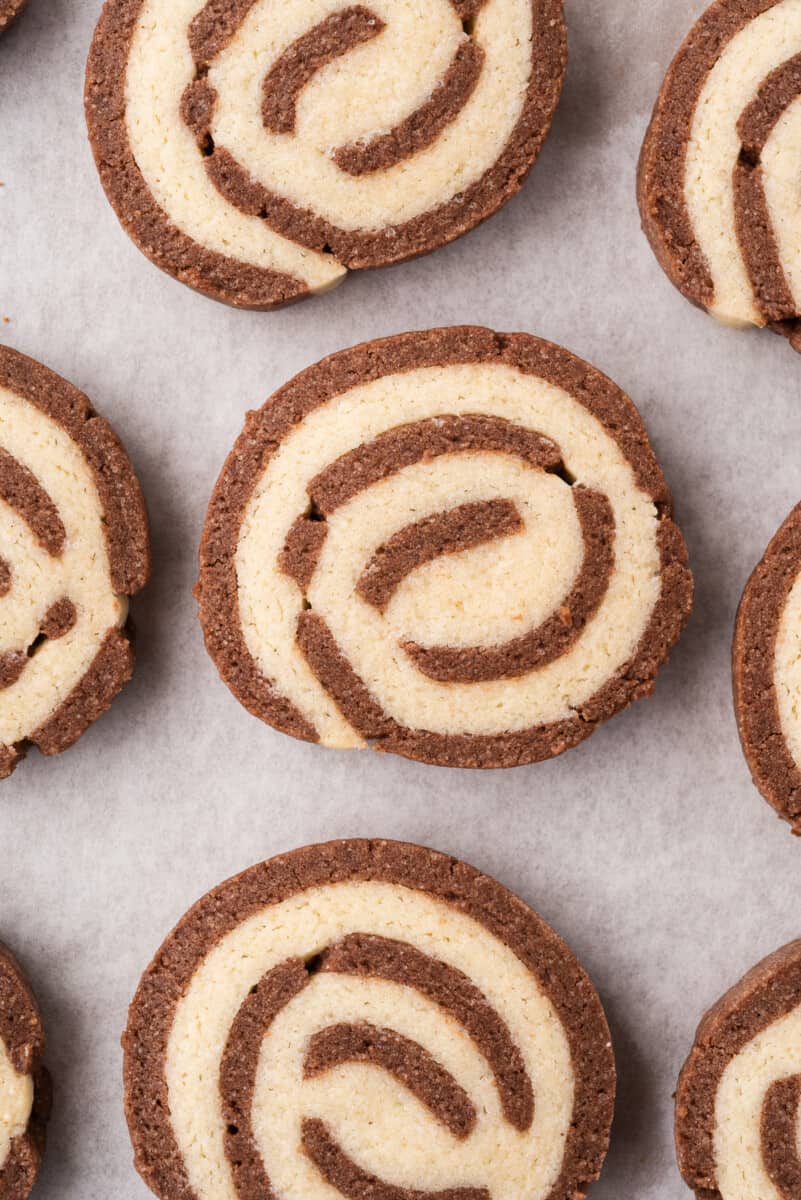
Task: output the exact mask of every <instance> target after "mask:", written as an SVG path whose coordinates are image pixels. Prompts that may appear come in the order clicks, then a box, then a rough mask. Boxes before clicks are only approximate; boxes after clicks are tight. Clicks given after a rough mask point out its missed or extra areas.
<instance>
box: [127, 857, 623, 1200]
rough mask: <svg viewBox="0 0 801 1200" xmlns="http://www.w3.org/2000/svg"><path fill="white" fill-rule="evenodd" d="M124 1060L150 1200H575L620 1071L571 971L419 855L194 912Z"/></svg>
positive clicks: (163, 963) (497, 898)
mask: <svg viewBox="0 0 801 1200" xmlns="http://www.w3.org/2000/svg"><path fill="white" fill-rule="evenodd" d="M123 1045H124V1049H125V1105H126V1114H127V1117H128V1125H129V1128H130V1132H131V1139H132V1142H133V1146H134V1151H135V1163H136V1166H137V1169H138V1170H139V1172H140V1173H141V1175H142V1177H143V1178H144V1180H145V1182H146V1183H147V1184H148V1185H149V1187H150V1188H151V1189H152V1190H153V1191H154V1192H155V1194H156V1195H157V1196H159V1197H160V1198H161V1200H190V1198H191V1200H237V1198H241V1200H330V1198H331V1197H335V1196H341V1197H348V1198H349V1200H357V1198H358V1200H366V1198H367V1197H370V1198H371V1200H425V1198H428V1200H523V1198H525V1200H581V1197H583V1196H584V1194H585V1191H586V1188H587V1186H588V1184H590V1183H591V1182H592V1181H593V1180H594V1179H596V1178H597V1177H598V1174H599V1172H600V1169H601V1165H602V1163H603V1160H604V1157H605V1155H606V1150H607V1146H608V1141H609V1129H610V1125H611V1121H612V1110H613V1106H614V1093H615V1065H614V1057H613V1053H612V1047H611V1042H610V1036H609V1029H608V1027H607V1024H606V1019H605V1017H604V1013H603V1009H602V1008H601V1003H600V1001H599V999H598V996H597V995H596V993H595V991H594V989H593V987H592V984H591V983H590V981H589V979H588V978H587V976H586V975H585V973H584V971H583V970H582V968H581V966H580V965H579V963H578V962H577V961H576V959H575V958H574V957H573V955H572V954H571V952H570V950H569V949H568V948H567V946H566V945H565V944H564V943H563V942H562V941H561V940H560V939H559V937H558V936H557V935H556V934H555V933H554V932H553V930H552V929H550V928H549V927H548V926H547V925H546V924H545V922H544V921H542V920H541V918H540V917H538V916H537V915H536V913H534V912H533V911H532V910H531V909H530V908H528V907H527V906H526V905H525V904H523V902H522V901H521V900H518V899H517V897H516V896H514V895H512V893H511V892H508V891H507V890H506V889H505V888H503V887H501V885H500V884H498V883H496V882H495V881H494V880H492V879H489V878H488V877H487V876H486V875H482V874H480V873H479V872H478V871H476V870H474V869H473V868H472V867H469V866H466V865H465V864H464V863H461V862H458V861H456V860H455V859H452V858H448V857H446V856H445V855H444V854H438V853H436V852H435V851H433V850H425V849H422V848H420V847H419V846H411V845H404V844H402V843H399V842H385V841H366V840H352V841H342V842H331V843H329V844H327V845H322V846H311V847H306V848H305V849H302V850H296V851H295V852H294V853H291V854H285V855H283V856H281V857H279V858H275V859H273V860H272V861H270V862H267V863H263V864H262V865H260V866H256V867H253V868H251V869H250V870H249V871H245V872H244V873H243V874H242V875H239V876H237V877H236V878H234V879H231V880H229V881H228V882H227V883H224V884H222V885H221V886H220V887H218V888H216V889H215V890H214V891H212V892H210V893H209V894H208V895H207V896H204V897H203V899H202V900H200V901H199V902H198V903H197V904H196V905H195V906H194V907H193V908H192V909H190V911H189V913H188V914H187V915H186V916H185V917H184V918H183V920H182V921H181V922H180V923H179V924H178V926H177V927H176V929H175V930H173V932H172V933H171V934H170V936H169V937H168V938H167V940H166V942H165V943H164V945H163V946H162V947H161V949H160V950H159V952H158V954H157V955H156V957H155V958H154V960H153V962H152V964H151V965H150V967H149V968H148V969H147V971H146V972H145V975H144V977H143V979H142V981H141V983H140V985H139V990H138V991H137V994H136V997H135V999H134V1001H133V1004H132V1005H131V1009H130V1013H129V1018H128V1028H127V1031H126V1033H125V1036H124V1039H123Z"/></svg>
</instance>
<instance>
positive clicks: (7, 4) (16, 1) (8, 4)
mask: <svg viewBox="0 0 801 1200" xmlns="http://www.w3.org/2000/svg"><path fill="white" fill-rule="evenodd" d="M27 3H28V0H0V33H3V32H4V31H5V30H6V29H8V27H9V25H10V24H11V22H12V21H13V20H14V18H15V17H17V16H19V14H20V13H21V12H22V10H23V8H24V7H25V5H26V4H27Z"/></svg>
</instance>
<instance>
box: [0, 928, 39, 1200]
mask: <svg viewBox="0 0 801 1200" xmlns="http://www.w3.org/2000/svg"><path fill="white" fill-rule="evenodd" d="M43 1052H44V1030H43V1029H42V1020H41V1017H40V1015H39V1009H38V1006H37V1004H36V1000H35V999H34V995H33V992H32V991H31V989H30V987H29V986H28V984H27V982H26V980H25V978H24V976H23V974H22V971H21V970H20V967H19V965H18V963H17V962H16V961H15V960H14V958H13V957H12V955H11V953H10V951H8V950H7V949H6V947H5V946H3V945H2V944H1V943H0V1197H2V1200H26V1197H27V1196H28V1194H29V1193H30V1190H31V1188H32V1187H33V1185H34V1182H35V1180H36V1176H37V1173H38V1171H39V1165H40V1163H41V1160H42V1154H43V1153H44V1145H45V1125H46V1123H47V1118H48V1116H49V1115H50V1080H49V1077H48V1074H47V1071H46V1070H45V1069H44V1067H43V1066H42V1054H43Z"/></svg>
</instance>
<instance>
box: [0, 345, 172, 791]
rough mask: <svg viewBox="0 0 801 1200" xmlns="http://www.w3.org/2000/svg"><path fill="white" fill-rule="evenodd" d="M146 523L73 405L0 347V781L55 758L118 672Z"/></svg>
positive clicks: (103, 430) (83, 413)
mask: <svg viewBox="0 0 801 1200" xmlns="http://www.w3.org/2000/svg"><path fill="white" fill-rule="evenodd" d="M149 569H150V557H149V544H148V530H147V518H146V516H145V509H144V504H143V501H142V495H141V492H140V490H139V485H138V483H137V481H136V477H135V476H134V473H133V469H132V467H131V464H130V462H129V461H128V459H127V457H126V455H125V451H124V450H123V448H122V446H121V445H120V442H119V440H118V439H117V437H116V435H115V434H114V433H113V431H112V430H111V428H110V426H109V425H107V424H106V422H105V421H104V420H102V419H101V418H100V417H98V416H97V414H96V413H95V412H94V410H93V409H92V407H91V405H90V403H89V401H88V400H87V398H86V396H84V395H82V394H81V393H80V392H79V391H78V390H77V389H76V388H74V387H72V385H71V384H69V383H67V382H66V381H65V380H63V379H60V378H59V377H58V376H57V375H54V374H53V372H52V371H48V370H47V368H46V367H43V366H40V364H39V363H36V362H33V361H32V360H31V359H29V358H25V357H24V356H23V355H21V354H17V353H16V352H15V351H13V350H10V349H8V348H7V347H3V346H0V778H2V777H5V776H7V775H9V774H10V773H11V771H13V769H14V767H15V766H16V765H17V762H18V761H19V759H20V758H21V757H22V756H23V754H24V752H25V749H26V746H27V745H28V744H30V743H34V744H35V745H37V746H38V747H39V748H40V750H42V751H43V752H44V753H45V754H57V753H59V752H60V751H61V750H65V749H66V748H67V747H68V746H70V745H72V743H73V742H74V741H75V740H76V739H77V738H78V737H79V736H80V735H81V734H82V733H83V732H84V730H85V729H86V728H87V726H88V725H89V724H90V723H91V722H92V721H94V720H95V718H96V717H99V716H100V715H101V713H103V712H104V711H105V710H106V709H107V708H108V706H109V704H110V703H111V701H112V699H113V697H114V696H115V695H116V694H117V692H118V691H119V690H120V688H121V687H122V685H123V684H124V683H125V682H126V680H127V679H128V678H129V677H130V674H131V671H132V668H133V650H132V647H131V640H130V633H129V629H128V625H127V617H128V597H129V596H131V595H133V594H134V593H135V592H138V591H139V589H140V588H141V587H143V585H144V584H145V582H146V580H147V577H148V573H149Z"/></svg>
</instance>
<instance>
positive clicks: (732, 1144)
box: [676, 941, 801, 1200]
mask: <svg viewBox="0 0 801 1200" xmlns="http://www.w3.org/2000/svg"><path fill="white" fill-rule="evenodd" d="M800 1100H801V941H797V942H792V943H791V944H790V945H789V946H785V947H783V949H781V950H778V951H777V952H776V953H775V954H772V955H770V957H769V958H766V959H764V961H763V962H761V963H759V964H758V966H756V967H754V968H753V970H751V971H749V972H748V974H747V975H746V976H745V977H744V978H743V979H742V980H741V981H740V982H739V983H738V984H737V985H736V986H735V987H733V988H732V989H731V991H729V992H727V993H726V995H725V996H723V998H722V999H721V1000H719V1001H718V1003H717V1004H716V1005H715V1006H714V1007H713V1008H712V1009H710V1011H709V1012H708V1013H707V1014H706V1016H705V1017H704V1019H703V1020H702V1022H701V1024H700V1025H699V1027H698V1032H697V1034H696V1037H695V1043H694V1045H693V1048H692V1051H691V1052H690V1056H689V1058H688V1059H687V1062H686V1063H685V1064H684V1067H683V1069H682V1072H681V1076H680V1078H679V1085H678V1089H677V1092H676V1148H677V1151H678V1157H679V1166H680V1168H681V1173H682V1175H683V1176H684V1180H685V1182H686V1183H687V1185H688V1187H690V1188H692V1189H693V1190H694V1191H695V1193H696V1196H697V1197H698V1200H755V1198H757V1197H758V1200H793V1198H794V1197H796V1196H798V1195H799V1187H801V1157H800V1156H799V1127H800V1126H801V1108H800V1107H799V1101H800Z"/></svg>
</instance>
